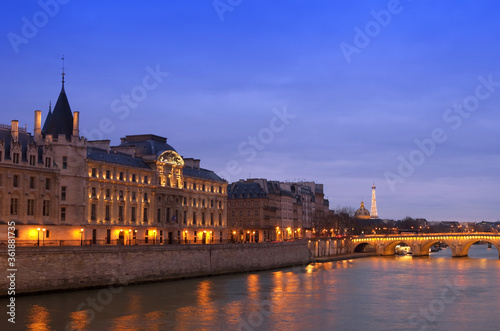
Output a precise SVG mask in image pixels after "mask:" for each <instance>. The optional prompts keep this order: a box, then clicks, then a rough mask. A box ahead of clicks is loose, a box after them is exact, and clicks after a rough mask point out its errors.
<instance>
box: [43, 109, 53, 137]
mask: <svg viewBox="0 0 500 331" xmlns="http://www.w3.org/2000/svg"><path fill="white" fill-rule="evenodd" d="M51 116H52V101H49V112H48V113H47V117H46V118H45V122H44V124H43V128H42V134H45V131H47V126H48V124H49V122H50V117H51Z"/></svg>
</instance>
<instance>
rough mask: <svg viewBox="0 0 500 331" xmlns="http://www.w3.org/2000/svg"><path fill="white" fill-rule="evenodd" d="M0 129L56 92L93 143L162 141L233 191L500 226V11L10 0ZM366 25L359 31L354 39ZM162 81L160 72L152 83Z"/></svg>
mask: <svg viewBox="0 0 500 331" xmlns="http://www.w3.org/2000/svg"><path fill="white" fill-rule="evenodd" d="M3 9H4V10H3V14H2V20H0V34H1V36H2V38H1V41H0V68H1V69H0V70H1V73H2V75H1V89H0V97H1V98H2V101H3V104H2V107H1V109H2V110H0V115H1V120H0V122H2V123H6V124H8V123H10V120H12V119H18V120H19V122H20V125H24V123H26V124H27V125H28V129H29V130H30V131H32V128H33V116H34V115H33V111H34V110H35V109H41V110H42V111H43V116H45V114H46V112H47V110H48V104H49V101H50V100H52V103H53V104H54V103H55V101H56V99H57V96H58V94H59V91H60V80H61V76H60V72H61V60H60V59H61V57H62V55H63V54H64V57H65V59H66V60H65V68H66V92H67V95H68V98H69V101H70V105H71V107H72V110H73V111H80V113H81V132H82V134H84V135H85V136H87V138H89V139H98V138H99V139H111V141H112V144H113V145H117V144H119V138H120V137H123V136H125V135H128V134H141V133H154V134H157V135H161V136H165V137H168V142H169V143H170V144H171V145H172V146H174V147H175V148H176V150H177V151H178V152H179V153H180V154H181V155H183V156H185V157H196V158H200V159H201V160H202V166H203V167H206V168H209V169H212V170H215V171H216V172H217V173H219V174H221V175H223V176H224V177H226V179H228V180H229V181H234V180H238V179H240V178H248V177H249V176H250V177H265V178H269V179H276V180H314V181H317V182H321V183H324V184H325V193H326V196H327V197H328V198H329V199H330V206H331V208H332V209H335V208H337V206H339V205H342V206H352V207H355V208H357V207H358V206H359V203H360V202H361V200H364V201H365V203H366V204H367V206H368V207H369V205H370V203H369V201H370V195H371V185H372V182H373V181H375V184H376V185H377V202H378V209H379V215H380V216H381V217H382V218H393V219H401V218H403V217H405V216H412V217H424V218H427V219H428V220H458V221H481V220H490V221H496V220H498V219H500V217H499V214H500V204H499V203H500V189H499V188H498V184H499V183H500V180H499V179H500V175H499V172H498V168H499V166H498V165H499V164H500V153H499V152H500V147H499V144H498V138H499V137H498V127H499V126H500V115H499V112H498V107H499V104H500V66H499V61H498V59H500V43H499V42H498V41H499V37H498V36H500V25H499V24H498V22H497V21H498V15H499V9H500V4H498V3H497V2H496V1H467V2H466V1H461V2H458V1H457V2H451V1H450V2H444V1H442V2H433V1H432V2H431V1H416V0H414V1H408V0H407V1H399V2H398V1H347V0H345V1H326V0H325V1H305V0H303V1H264V0H261V1H257V0H254V1H250V0H243V1H238V0H232V1H229V0H220V1H212V0H207V1H175V2H174V1H143V2H135V1H121V2H120V3H119V4H118V3H105V2H102V1H92V0H90V1H81V0H71V1H68V0H59V1H57V0H46V1H43V0H42V1H40V2H37V1H8V2H5V3H4V4H3ZM360 31H361V32H360ZM155 72H156V73H155Z"/></svg>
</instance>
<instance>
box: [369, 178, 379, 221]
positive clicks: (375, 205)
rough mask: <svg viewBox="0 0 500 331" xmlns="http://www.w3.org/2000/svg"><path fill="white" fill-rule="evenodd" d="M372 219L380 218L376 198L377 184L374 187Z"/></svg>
mask: <svg viewBox="0 0 500 331" xmlns="http://www.w3.org/2000/svg"><path fill="white" fill-rule="evenodd" d="M370 218H372V219H375V218H378V214H377V198H376V197H375V183H373V185H372V209H371V211H370Z"/></svg>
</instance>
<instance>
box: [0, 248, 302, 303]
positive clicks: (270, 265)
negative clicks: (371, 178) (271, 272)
mask: <svg viewBox="0 0 500 331" xmlns="http://www.w3.org/2000/svg"><path fill="white" fill-rule="evenodd" d="M7 258H8V256H7V254H2V255H1V257H0V260H1V264H0V265H3V266H4V270H6V269H7V268H5V266H7ZM311 260H312V254H311V251H310V250H309V248H308V242H307V241H295V242H283V243H266V244H220V245H219V244H212V245H179V246H168V245H166V246H109V247H108V246H87V247H86V246H84V247H30V248H28V247H18V248H17V249H16V268H17V272H16V279H15V284H16V294H21V293H36V292H46V291H58V290H69V289H80V288H91V287H102V286H108V285H111V284H117V285H125V284H133V283H144V282H152V281H162V280H172V279H181V278H189V277H202V276H211V275H221V274H228V273H236V272H248V271H256V270H265V269H274V268H281V267H287V266H293V265H302V264H307V263H309V262H310V261H311ZM9 281H10V280H9V279H8V278H6V277H2V278H1V280H0V296H6V295H7V289H8V288H9Z"/></svg>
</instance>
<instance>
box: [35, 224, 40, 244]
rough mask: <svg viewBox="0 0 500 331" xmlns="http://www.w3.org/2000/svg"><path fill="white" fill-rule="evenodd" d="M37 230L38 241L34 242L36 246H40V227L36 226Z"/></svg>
mask: <svg viewBox="0 0 500 331" xmlns="http://www.w3.org/2000/svg"><path fill="white" fill-rule="evenodd" d="M36 230H37V231H38V243H37V244H36V245H37V246H40V228H36Z"/></svg>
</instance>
